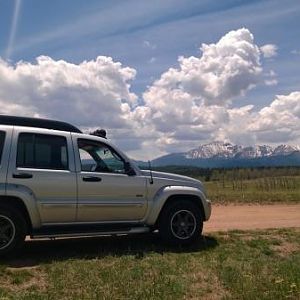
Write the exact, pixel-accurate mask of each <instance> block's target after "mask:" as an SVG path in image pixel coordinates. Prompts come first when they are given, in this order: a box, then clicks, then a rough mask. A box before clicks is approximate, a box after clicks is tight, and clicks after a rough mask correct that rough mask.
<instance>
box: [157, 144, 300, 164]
mask: <svg viewBox="0 0 300 300" xmlns="http://www.w3.org/2000/svg"><path fill="white" fill-rule="evenodd" d="M152 165H153V166H154V167H161V166H167V165H168V166H169V165H177V166H195V167H203V168H235V167H261V166H266V167H268V166H300V147H299V146H291V145H278V146H276V147H274V146H269V145H254V146H242V145H235V144H231V143H227V142H222V141H215V142H212V143H209V144H204V145H200V146H199V147H198V148H195V149H191V150H189V151H187V152H181V153H172V154H167V155H164V156H161V157H158V158H156V159H154V160H153V161H152Z"/></svg>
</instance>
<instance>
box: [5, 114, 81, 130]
mask: <svg viewBox="0 0 300 300" xmlns="http://www.w3.org/2000/svg"><path fill="white" fill-rule="evenodd" d="M0 125H16V126H26V127H39V128H46V129H54V130H60V131H69V132H77V133H82V132H81V131H80V130H79V129H78V128H77V127H75V126H73V125H71V124H69V123H66V122H61V121H54V120H48V119H38V118H27V117H16V116H6V115H0Z"/></svg>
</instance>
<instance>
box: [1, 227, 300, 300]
mask: <svg viewBox="0 0 300 300" xmlns="http://www.w3.org/2000/svg"><path fill="white" fill-rule="evenodd" d="M299 298H300V229H278V230H267V231H245V232H242V231H231V232H227V233H218V234H212V235H208V236H205V237H203V240H202V241H201V242H200V243H199V244H198V245H196V246H194V247H193V248H189V249H181V248H167V247H165V246H162V245H161V242H160V241H159V239H158V238H157V237H156V235H155V234H152V235H148V236H131V237H125V236H124V237H117V238H111V237H104V238H89V239H74V240H69V241H66V240H56V241H34V242H28V243H27V245H26V246H25V249H24V251H23V252H22V255H21V256H19V257H18V258H17V259H13V260H2V262H1V265H0V299H299Z"/></svg>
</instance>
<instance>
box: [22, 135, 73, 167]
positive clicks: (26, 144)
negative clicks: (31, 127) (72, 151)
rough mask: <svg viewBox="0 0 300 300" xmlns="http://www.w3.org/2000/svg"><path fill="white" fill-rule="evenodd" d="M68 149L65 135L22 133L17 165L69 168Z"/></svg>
mask: <svg viewBox="0 0 300 300" xmlns="http://www.w3.org/2000/svg"><path fill="white" fill-rule="evenodd" d="M67 149H68V148H67V140H66V138H65V137H62V136H55V135H47V134H34V133H21V134H20V135H19V140H18V150H17V167H21V168H35V169H54V170H67V169H68V152H67Z"/></svg>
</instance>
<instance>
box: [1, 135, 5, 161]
mask: <svg viewBox="0 0 300 300" xmlns="http://www.w3.org/2000/svg"><path fill="white" fill-rule="evenodd" d="M4 142H5V132H4V131H0V164H1V162H2V153H3V147H4Z"/></svg>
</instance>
